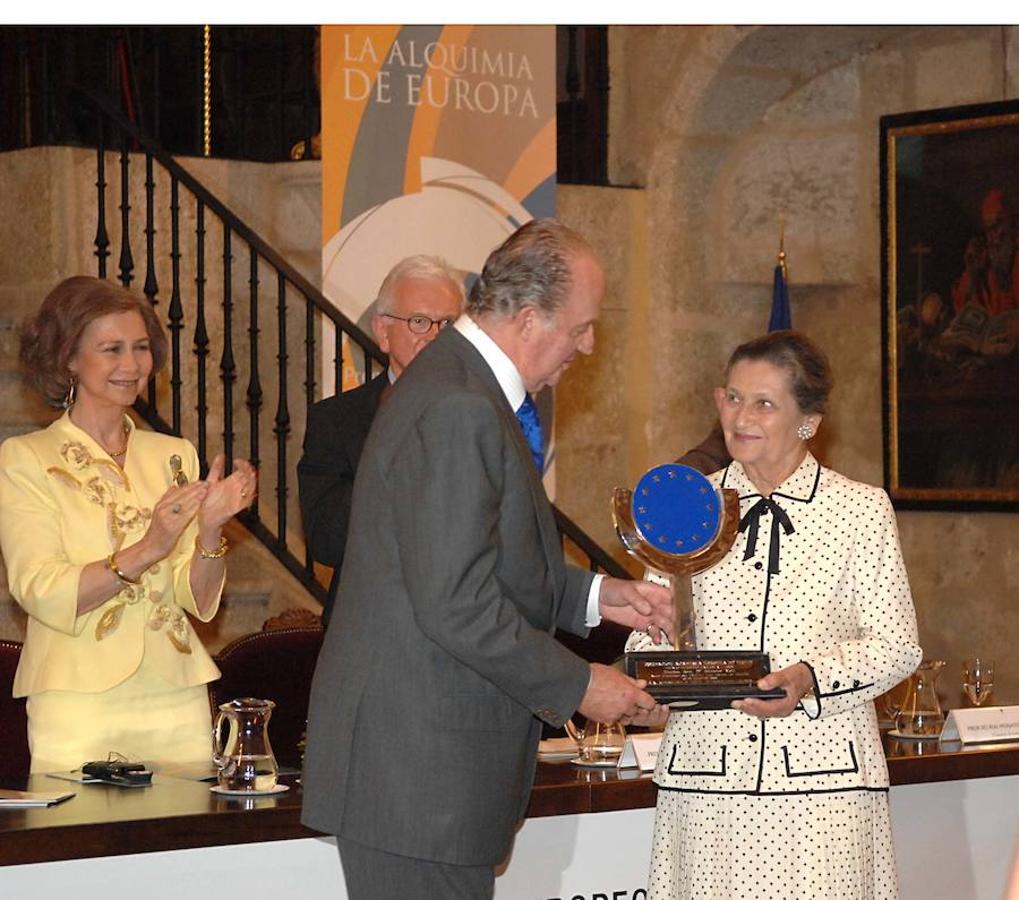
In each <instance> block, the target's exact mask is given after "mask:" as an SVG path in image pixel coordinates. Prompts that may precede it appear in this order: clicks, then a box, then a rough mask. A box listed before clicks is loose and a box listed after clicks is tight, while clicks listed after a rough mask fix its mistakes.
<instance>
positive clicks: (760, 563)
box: [754, 562, 764, 572]
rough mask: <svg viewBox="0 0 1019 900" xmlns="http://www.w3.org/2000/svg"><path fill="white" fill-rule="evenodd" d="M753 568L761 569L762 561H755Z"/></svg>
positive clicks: (762, 566)
mask: <svg viewBox="0 0 1019 900" xmlns="http://www.w3.org/2000/svg"><path fill="white" fill-rule="evenodd" d="M754 568H755V569H757V571H758V572H759V571H760V570H761V569H763V568H764V563H762V562H755V563H754Z"/></svg>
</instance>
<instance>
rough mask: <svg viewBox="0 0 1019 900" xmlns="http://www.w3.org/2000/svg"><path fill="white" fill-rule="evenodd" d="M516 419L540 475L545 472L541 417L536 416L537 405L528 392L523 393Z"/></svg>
mask: <svg viewBox="0 0 1019 900" xmlns="http://www.w3.org/2000/svg"><path fill="white" fill-rule="evenodd" d="M517 419H518V420H519V422H520V427H521V428H522V429H523V430H524V440H526V441H527V446H528V447H530V448H531V456H532V457H533V458H534V464H535V465H536V466H537V467H538V475H542V474H544V472H545V442H544V441H543V440H542V437H541V419H539V418H538V407H536V406H535V405H534V400H532V399H531V395H530V394H525V395H524V402H523V403H521V404H520V409H518V410H517Z"/></svg>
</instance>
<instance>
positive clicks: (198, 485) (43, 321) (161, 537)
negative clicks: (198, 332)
mask: <svg viewBox="0 0 1019 900" xmlns="http://www.w3.org/2000/svg"><path fill="white" fill-rule="evenodd" d="M166 350H167V341H166V337H165V335H164V334H163V331H162V328H161V327H160V325H159V321H158V319H157V318H156V316H155V314H154V312H153V310H152V307H151V306H150V304H149V303H147V302H146V301H145V300H142V299H140V298H138V297H135V296H134V295H132V294H131V293H130V292H128V291H127V290H125V289H124V288H121V287H119V286H118V285H115V284H113V283H111V282H108V281H104V280H101V279H98V278H89V277H85V276H77V277H74V278H69V279H67V280H66V281H63V282H61V283H60V284H59V285H57V287H56V288H54V289H53V291H52V292H51V293H50V294H49V296H48V297H47V298H46V299H45V301H44V302H43V304H42V307H41V308H40V310H39V312H38V314H37V315H36V316H35V317H34V318H33V319H31V320H30V321H29V322H28V323H26V326H25V328H24V331H23V334H22V341H21V361H22V365H23V366H24V369H25V374H26V376H27V377H28V379H29V380H30V381H31V382H32V383H33V385H34V386H35V387H36V388H38V389H39V390H40V391H41V392H42V394H43V396H45V398H46V399H47V401H48V402H49V403H50V404H51V405H54V406H63V407H64V409H65V412H64V414H63V415H62V416H61V417H60V418H58V419H57V420H56V421H55V422H53V424H52V425H50V426H49V427H48V428H44V429H42V430H41V431H36V432H33V433H31V434H26V435H22V436H19V437H13V438H9V439H8V440H7V441H5V442H4V443H3V445H2V447H0V549H2V551H3V557H4V561H5V563H6V566H7V577H8V583H9V586H10V591H11V593H12V594H13V595H14V598H15V599H16V600H17V602H18V603H19V604H20V605H21V606H22V607H23V608H24V610H25V612H26V613H27V614H28V628H27V634H26V636H25V645H24V649H23V651H22V655H21V663H20V665H19V666H18V671H17V674H16V676H15V680H14V696H16V697H27V698H28V739H29V747H30V750H31V754H32V771H33V772H45V771H58V770H69V769H74V768H76V767H78V766H80V765H81V764H82V763H83V762H86V761H89V760H93V759H105V758H106V757H107V755H108V754H110V753H119V754H121V755H123V756H125V757H128V758H129V759H132V760H140V761H143V762H145V763H154V764H157V765H158V764H165V763H170V762H197V761H207V760H208V758H209V754H210V740H209V724H210V723H209V706H208V700H207V697H206V687H205V685H206V683H207V682H209V681H212V680H214V679H216V678H218V677H219V671H218V670H217V668H216V666H215V664H214V663H213V661H212V659H211V658H210V657H209V654H208V653H207V652H206V650H205V648H204V647H202V645H201V642H200V641H199V640H198V638H197V636H196V634H195V632H194V629H193V628H192V627H191V623H190V621H189V620H188V616H187V614H190V615H192V616H196V617H197V618H198V619H199V620H201V621H203V622H207V621H209V620H210V619H212V617H213V616H214V615H215V614H216V610H217V609H218V607H219V598H220V593H221V591H222V587H223V581H224V577H225V574H226V568H225V559H224V557H225V555H226V550H227V544H226V539H225V538H224V537H223V535H222V529H223V526H224V525H225V524H226V522H227V521H229V519H230V518H231V517H232V516H233V515H234V514H235V513H237V512H238V511H240V510H241V509H243V508H244V507H245V506H247V505H249V504H250V503H251V502H252V500H253V498H254V496H255V490H256V485H257V482H256V475H255V471H254V469H253V468H252V467H251V465H250V464H249V463H247V462H246V461H244V460H234V471H233V473H232V474H231V475H230V476H229V477H227V478H224V477H223V472H224V459H223V457H222V455H220V456H218V457H217V458H216V459H215V460H214V461H213V463H212V466H211V468H210V471H209V474H208V477H207V478H206V479H205V480H204V481H203V480H201V479H200V473H199V468H198V458H197V454H196V453H195V449H194V447H193V446H192V445H191V444H190V443H189V442H188V441H186V440H183V439H182V438H176V437H171V436H168V435H163V434H157V433H155V432H151V431H145V430H142V429H139V428H136V427H135V425H134V423H133V422H132V420H131V418H130V417H129V416H128V415H127V410H128V408H129V407H130V406H131V404H132V403H134V401H135V398H136V397H137V396H138V392H139V391H140V390H142V389H143V388H144V387H145V385H146V384H147V382H148V378H149V375H150V374H151V373H152V372H153V370H158V369H159V368H160V367H161V366H162V365H163V363H164V361H165V359H166Z"/></svg>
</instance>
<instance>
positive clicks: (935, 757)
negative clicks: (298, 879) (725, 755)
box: [0, 736, 1019, 865]
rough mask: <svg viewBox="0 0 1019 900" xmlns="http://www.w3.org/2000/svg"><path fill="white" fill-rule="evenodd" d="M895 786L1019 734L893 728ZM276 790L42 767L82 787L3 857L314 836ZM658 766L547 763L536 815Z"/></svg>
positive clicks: (0, 846)
mask: <svg viewBox="0 0 1019 900" xmlns="http://www.w3.org/2000/svg"><path fill="white" fill-rule="evenodd" d="M885 748H886V754H887V757H888V770H889V775H890V778H891V783H892V784H893V785H904V784H922V783H928V782H936V781H957V780H962V779H971V778H987V777H994V776H1000V775H1016V774H1019V743H1016V744H986V745H971V746H969V747H965V748H964V747H962V746H961V745H960V744H959V743H958V742H954V743H948V744H940V743H939V742H937V741H934V742H904V741H896V740H894V739H892V738H889V737H887V736H886V737H885ZM281 782H282V783H284V784H288V785H289V786H290V790H289V791H287V792H286V793H285V794H280V795H277V796H271V797H253V798H243V799H240V800H238V799H234V798H232V797H221V796H217V795H215V794H213V793H212V792H210V790H209V786H208V784H205V783H202V782H199V781H194V780H190V779H183V778H171V777H167V776H163V775H159V774H157V775H156V776H155V779H154V783H153V785H152V786H151V787H147V788H118V787H113V786H110V785H102V784H88V785H78V784H72V783H70V782H66V781H60V780H57V779H55V778H49V777H47V776H42V775H34V776H32V777H31V778H29V779H28V780H27V781H21V782H11V781H8V782H5V783H4V784H3V786H4V787H12V788H28V789H29V790H36V791H55V790H62V789H69V790H74V791H76V792H77V796H75V797H74V798H72V799H71V800H68V801H66V802H65V803H61V804H59V805H58V806H54V807H50V808H47V809H27V810H9V811H0V865H17V864H21V863H30V862H43V861H50V860H60V859H81V858H85V857H95V856H118V855H121V854H125V853H148V852H153V851H159V850H175V849H182V848H187V847H211V846H219V845H224V844H243V843H249V842H254V841H276V840H288V839H293V838H303V837H313V836H315V835H316V834H317V832H314V831H312V830H311V829H308V828H305V827H304V826H303V825H301V822H300V807H301V786H300V784H298V783H297V779H296V778H294V777H286V776H284V777H283V778H282V779H281ZM656 790H657V789H656V787H655V785H654V783H653V782H652V780H651V776H650V774H647V773H644V774H642V773H640V772H638V771H637V770H636V769H620V770H615V769H612V770H606V769H580V768H578V767H576V766H573V765H571V764H569V763H562V764H550V763H539V764H538V771H537V776H536V778H535V784H534V789H533V791H532V793H531V802H530V805H529V806H528V809H527V816H528V818H538V817H543V816H560V815H570V814H574V815H576V814H582V813H592V812H607V811H611V810H624V809H641V808H646V807H650V806H653V805H654V802H655V793H656Z"/></svg>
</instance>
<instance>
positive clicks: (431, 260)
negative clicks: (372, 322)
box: [375, 254, 464, 316]
mask: <svg viewBox="0 0 1019 900" xmlns="http://www.w3.org/2000/svg"><path fill="white" fill-rule="evenodd" d="M404 278H420V279H429V280H434V281H448V282H449V283H450V284H451V285H452V286H453V289H454V290H455V291H456V295H457V297H458V298H459V300H460V306H461V307H463V304H464V288H463V282H462V281H461V280H460V275H459V273H458V272H457V271H456V269H454V268H453V267H452V266H450V265H449V263H447V262H446V261H445V260H444V259H441V258H440V257H438V256H424V255H422V254H419V255H417V256H408V257H406V258H404V259H401V260H400V261H399V262H398V263H397V264H396V265H395V266H393V268H391V269H390V270H389V273H388V274H387V275H386V277H385V278H384V279H383V281H382V287H380V288H379V295H378V298H377V299H376V300H375V315H377V316H381V315H382V314H383V313H391V312H392V311H393V294H394V292H395V291H396V285H397V282H399V281H402V280H403V279H404Z"/></svg>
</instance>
